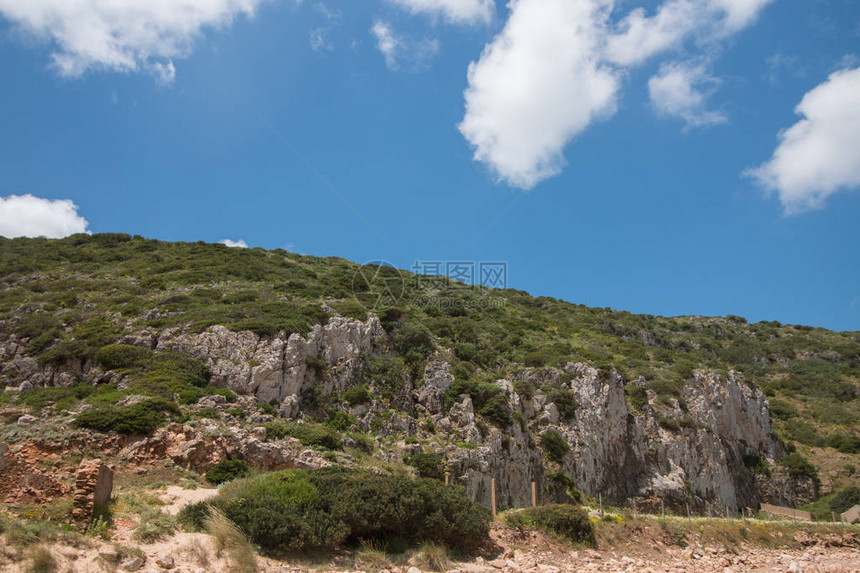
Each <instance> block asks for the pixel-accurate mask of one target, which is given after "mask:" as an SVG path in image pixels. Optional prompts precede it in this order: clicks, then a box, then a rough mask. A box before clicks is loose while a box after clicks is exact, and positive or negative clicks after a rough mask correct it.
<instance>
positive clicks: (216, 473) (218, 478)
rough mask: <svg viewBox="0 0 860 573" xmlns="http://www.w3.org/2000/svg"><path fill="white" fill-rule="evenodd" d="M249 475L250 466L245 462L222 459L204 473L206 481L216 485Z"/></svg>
mask: <svg viewBox="0 0 860 573" xmlns="http://www.w3.org/2000/svg"><path fill="white" fill-rule="evenodd" d="M250 473H251V466H250V464H248V462H246V461H245V460H231V459H223V460H221V461H219V462H218V463H217V464H215V465H214V466H213V467H212V469H210V470H209V471H208V472H206V481H208V482H209V483H214V484H215V485H218V484H222V483H224V482H228V481H233V480H234V479H238V478H242V477H246V476H247V475H249V474H250Z"/></svg>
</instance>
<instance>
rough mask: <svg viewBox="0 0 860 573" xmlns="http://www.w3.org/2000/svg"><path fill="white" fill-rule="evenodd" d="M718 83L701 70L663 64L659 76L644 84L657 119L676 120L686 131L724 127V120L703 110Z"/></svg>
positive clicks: (674, 64) (718, 113) (698, 67)
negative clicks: (716, 126) (681, 122)
mask: <svg viewBox="0 0 860 573" xmlns="http://www.w3.org/2000/svg"><path fill="white" fill-rule="evenodd" d="M716 83H718V80H717V79H716V78H714V77H712V76H711V75H710V74H709V73H708V72H707V70H706V69H705V67H704V66H702V65H694V64H678V63H672V64H663V65H662V66H660V72H659V73H658V74H657V75H656V76H653V77H652V78H651V79H650V80H648V94H649V95H650V97H651V104H652V105H653V106H654V110H655V111H656V112H657V114H658V115H663V116H670V117H679V118H681V119H683V120H684V121H685V122H686V125H687V127H688V128H690V127H706V126H709V125H715V124H718V123H725V122H726V121H727V119H726V116H725V115H724V114H723V113H721V112H719V111H711V110H708V109H707V102H706V100H707V97H708V96H709V95H710V92H711V91H712V88H711V87H709V86H713V85H715V84H716Z"/></svg>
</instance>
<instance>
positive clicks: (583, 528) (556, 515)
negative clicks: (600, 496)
mask: <svg viewBox="0 0 860 573" xmlns="http://www.w3.org/2000/svg"><path fill="white" fill-rule="evenodd" d="M507 521H508V524H509V525H511V526H513V527H518V528H522V527H533V528H536V529H540V530H542V531H545V532H548V533H551V534H553V535H557V536H559V537H562V538H564V539H566V540H568V541H571V542H573V543H580V544H585V545H591V546H593V545H594V544H595V539H594V527H593V526H592V524H591V520H590V519H589V518H588V513H586V511H585V510H584V509H582V508H579V507H576V506H573V505H565V504H554V505H541V506H538V507H530V508H528V509H523V510H519V511H516V512H514V513H511V514H510V515H508V516H507Z"/></svg>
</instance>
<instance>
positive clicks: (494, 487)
mask: <svg viewBox="0 0 860 573" xmlns="http://www.w3.org/2000/svg"><path fill="white" fill-rule="evenodd" d="M491 487H492V489H493V491H492V499H493V517H496V515H498V512H497V511H496V478H493V481H492V485H491Z"/></svg>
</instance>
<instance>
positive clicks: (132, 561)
mask: <svg viewBox="0 0 860 573" xmlns="http://www.w3.org/2000/svg"><path fill="white" fill-rule="evenodd" d="M144 563H146V560H145V559H144V558H143V557H141V556H139V555H138V556H137V557H129V558H128V559H126V560H125V561H123V562H122V563H121V564H120V567H121V568H122V569H123V570H125V571H137V570H138V569H140V568H141V567H143V565H144Z"/></svg>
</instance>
